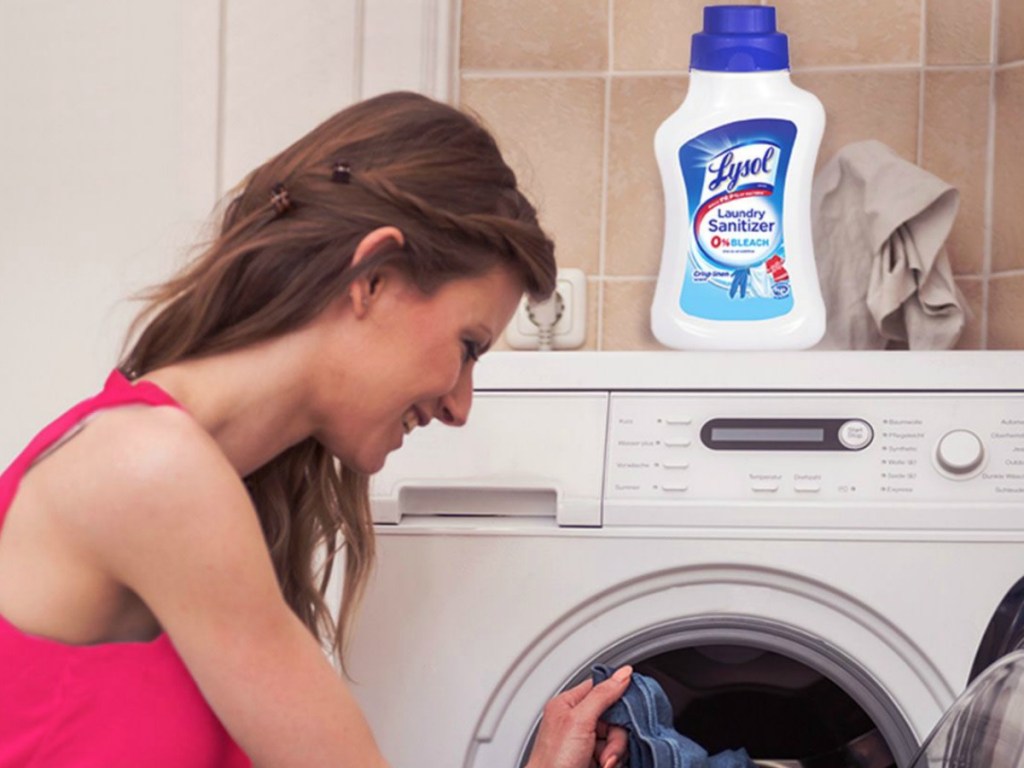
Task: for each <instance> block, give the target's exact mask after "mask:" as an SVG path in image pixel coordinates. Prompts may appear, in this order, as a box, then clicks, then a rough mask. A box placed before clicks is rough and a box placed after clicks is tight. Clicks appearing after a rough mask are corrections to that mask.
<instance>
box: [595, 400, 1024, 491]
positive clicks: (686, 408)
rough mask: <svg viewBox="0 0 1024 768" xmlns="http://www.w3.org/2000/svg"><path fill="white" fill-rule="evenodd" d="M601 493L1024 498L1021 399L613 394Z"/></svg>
mask: <svg viewBox="0 0 1024 768" xmlns="http://www.w3.org/2000/svg"><path fill="white" fill-rule="evenodd" d="M604 498H605V500H606V503H607V502H608V501H611V502H613V506H614V502H615V501H617V500H623V501H626V500H628V501H630V502H636V501H641V500H644V501H651V502H658V501H663V500H672V501H673V502H676V503H678V502H683V503H691V502H692V503H717V502H735V501H768V500H777V501H788V502H801V501H814V502H818V503H831V502H845V501H860V502H888V501H904V500H905V501H917V502H942V503H948V502H958V501H962V502H964V503H973V502H979V501H994V502H999V501H1024V398H1021V397H1013V396H1003V395H997V394H971V393H957V394H956V395H955V396H952V395H949V396H947V395H943V394H941V393H937V394H928V395H922V394H920V393H914V394H906V395H902V394H888V393H879V394H863V393H856V394H851V395H844V394H842V393H821V394H816V393H797V394H794V393H784V394H782V393H742V394H708V393H693V394H689V393H672V394H658V393H625V392H620V393H611V395H610V402H609V423H608V440H607V446H606V463H605V487H604Z"/></svg>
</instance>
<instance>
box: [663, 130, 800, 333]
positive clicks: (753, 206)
mask: <svg viewBox="0 0 1024 768" xmlns="http://www.w3.org/2000/svg"><path fill="white" fill-rule="evenodd" d="M795 139H796V126H795V125H794V124H793V123H791V122H790V121H788V120H743V121H740V122H736V123H728V124H727V125H722V126H719V127H718V128H715V129H713V130H711V131H708V132H707V133H702V134H701V135H700V136H697V137H696V138H694V139H691V140H690V141H688V142H686V143H685V144H684V145H683V146H682V147H680V148H679V166H680V169H681V170H682V173H683V183H684V184H685V185H686V197H687V201H688V204H689V211H687V213H688V214H689V219H688V220H689V221H690V222H691V228H690V231H689V235H688V238H687V239H688V247H687V263H686V274H685V278H684V280H683V286H682V290H681V292H680V295H679V308H680V309H682V310H683V312H685V313H687V314H688V315H693V316H694V317H702V318H706V319H709V320H767V319H769V318H773V317H779V316H781V315H784V314H786V313H787V312H789V311H790V310H791V309H792V308H793V294H792V288H791V287H790V282H789V273H788V272H787V271H786V266H785V265H786V242H785V233H784V232H783V231H782V208H783V201H784V199H785V194H786V171H787V170H788V168H789V158H790V155H791V154H792V151H793V141H794V140H795Z"/></svg>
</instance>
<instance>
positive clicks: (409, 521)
mask: <svg viewBox="0 0 1024 768" xmlns="http://www.w3.org/2000/svg"><path fill="white" fill-rule="evenodd" d="M371 495H372V509H373V514H374V519H375V522H376V533H377V545H378V563H377V566H376V570H375V572H374V575H373V577H372V579H371V582H370V584H369V587H368V591H367V593H366V596H365V599H364V602H363V606H362V609H361V612H360V615H359V618H358V619H357V622H356V625H355V630H354V634H353V636H352V640H351V643H350V646H349V654H348V669H349V672H350V675H351V677H352V679H353V690H354V692H355V695H356V696H357V697H358V699H359V701H360V702H361V705H362V707H363V709H364V711H365V712H366V715H367V717H368V718H369V721H370V723H371V725H372V727H373V729H374V731H375V733H376V735H377V738H378V740H379V743H380V745H381V748H382V749H383V752H384V754H385V756H386V757H387V758H388V760H389V761H390V763H391V764H392V765H395V766H412V765H416V766H420V767H421V768H423V767H426V768H455V767H459V768H518V767H520V766H523V765H525V763H526V757H527V755H528V753H529V749H530V746H531V740H532V738H533V736H534V733H535V730H536V727H537V725H538V722H539V718H540V715H541V710H542V708H543V706H544V704H545V703H546V702H547V701H548V700H549V699H550V698H551V697H552V696H554V695H556V694H557V693H558V692H559V691H561V690H563V689H565V688H566V687H568V686H571V685H573V684H575V683H576V682H578V681H580V680H582V679H584V678H586V677H588V676H589V674H590V670H591V667H592V666H593V665H594V664H595V663H603V664H609V665H612V666H617V665H620V664H624V663H630V664H632V665H634V667H635V668H636V669H637V671H639V672H643V673H645V674H648V675H651V676H653V677H654V678H655V679H657V680H658V681H659V682H660V683H661V685H662V687H663V688H664V689H665V691H666V693H667V695H668V697H669V699H670V701H671V702H672V707H673V716H674V724H675V726H676V728H677V730H679V731H680V732H681V733H683V734H685V735H687V736H689V737H690V738H692V739H694V740H695V741H697V742H698V743H699V744H701V745H702V746H704V747H705V748H706V749H708V751H709V752H712V753H714V752H717V751H719V750H722V749H733V748H739V747H743V748H745V749H746V750H747V751H748V753H749V754H750V755H751V756H752V757H753V758H754V759H755V760H757V761H758V763H759V764H760V765H763V766H777V767H782V766H791V767H793V768H799V767H803V768H809V767H811V766H813V767H814V768H829V767H830V766H837V767H838V766H862V767H865V766H866V767H868V768H887V767H888V766H897V767H898V768H908V767H909V766H910V765H911V764H912V762H913V761H914V755H915V754H916V752H917V750H918V748H919V746H920V744H921V743H922V742H923V741H924V740H925V738H926V736H927V735H928V733H929V731H930V730H931V729H932V728H933V726H935V725H936V723H938V722H939V721H940V719H941V718H942V717H943V715H944V713H945V712H946V711H947V709H949V708H950V706H951V705H952V704H953V702H954V699H955V698H956V697H957V695H958V694H960V693H961V692H962V691H963V690H964V688H965V686H966V685H967V683H968V679H969V677H970V676H971V671H972V665H974V664H975V663H976V661H977V659H976V657H978V656H979V646H980V644H981V641H982V637H983V635H984V634H985V632H986V628H988V627H990V624H991V623H992V621H993V617H994V616H995V615H996V614H997V609H999V607H1000V604H1001V601H1002V600H1003V598H1004V596H1006V595H1007V592H1008V591H1009V590H1010V589H1011V587H1013V585H1014V584H1016V583H1017V582H1018V580H1019V579H1020V578H1021V576H1022V574H1024V356H1021V355H1019V354H1017V353H1012V352H1007V353H1001V352H934V353H924V352H801V353H750V354H736V353H710V352H709V353H674V352H650V353H647V352H623V353H613V352H600V353H589V352H574V353H557V352H554V353H522V352H506V353H501V352H497V353H492V354H491V355H488V356H487V357H486V358H485V359H484V360H483V361H481V363H480V364H479V366H478V368H477V373H476V385H475V398H474V404H473V409H472V414H471V416H470V419H469V424H468V425H467V426H465V427H464V428H462V429H451V428H448V427H445V426H443V425H435V426H430V427H428V428H425V429H423V430H417V431H416V432H414V433H413V434H412V435H410V436H409V437H408V438H407V439H406V445H405V446H404V447H403V448H402V449H401V450H400V451H397V452H396V453H394V454H393V455H392V456H391V457H390V458H389V459H388V463H387V465H386V467H385V468H384V470H383V471H382V472H381V473H380V474H379V475H378V476H377V477H376V478H374V481H373V484H372V494H371Z"/></svg>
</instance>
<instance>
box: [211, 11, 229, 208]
mask: <svg viewBox="0 0 1024 768" xmlns="http://www.w3.org/2000/svg"><path fill="white" fill-rule="evenodd" d="M227 6H228V0H220V3H219V6H218V9H217V23H218V25H219V29H218V30H217V129H216V130H217V135H216V136H214V153H215V155H214V157H215V168H214V171H213V185H214V187H215V189H214V190H213V199H214V200H215V201H219V200H220V198H221V195H223V194H224V141H225V125H224V124H225V122H226V121H225V114H226V112H227V107H226V104H225V102H226V98H227V97H226V95H225V93H226V91H227V47H228V46H227V38H228V33H227V17H228V10H227Z"/></svg>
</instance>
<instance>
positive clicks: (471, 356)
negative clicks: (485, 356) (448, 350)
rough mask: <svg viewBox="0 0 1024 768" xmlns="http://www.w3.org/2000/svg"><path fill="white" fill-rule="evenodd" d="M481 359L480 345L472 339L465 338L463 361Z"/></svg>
mask: <svg viewBox="0 0 1024 768" xmlns="http://www.w3.org/2000/svg"><path fill="white" fill-rule="evenodd" d="M479 359H480V345H479V344H477V343H476V342H475V341H473V340H472V339H464V340H463V342H462V362H463V363H468V362H469V361H470V360H473V361H476V360H479Z"/></svg>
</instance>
